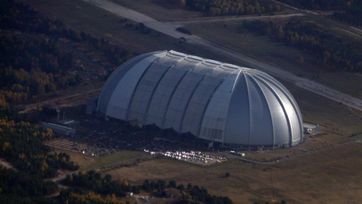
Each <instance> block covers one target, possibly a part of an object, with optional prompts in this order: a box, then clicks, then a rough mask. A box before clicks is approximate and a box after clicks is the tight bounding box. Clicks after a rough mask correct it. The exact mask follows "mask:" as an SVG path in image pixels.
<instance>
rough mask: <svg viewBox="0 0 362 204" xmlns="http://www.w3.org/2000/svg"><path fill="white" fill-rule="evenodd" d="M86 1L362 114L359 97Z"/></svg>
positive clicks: (101, 0) (99, 1)
mask: <svg viewBox="0 0 362 204" xmlns="http://www.w3.org/2000/svg"><path fill="white" fill-rule="evenodd" d="M83 1H84V2H87V3H90V4H93V5H95V6H97V7H99V8H102V9H104V10H107V11H109V12H111V13H113V14H115V15H118V16H121V17H124V18H128V19H130V20H132V21H135V22H139V23H143V24H144V25H145V26H147V27H149V28H151V29H153V30H156V31H158V32H160V33H163V34H165V35H168V36H171V37H173V38H176V39H180V38H184V39H186V42H187V43H189V44H196V45H201V46H204V47H206V48H208V50H210V51H213V52H215V53H217V54H222V55H224V56H227V57H231V58H234V59H238V60H240V61H242V62H245V63H246V64H247V65H248V66H250V67H253V68H258V69H262V70H264V71H266V72H268V73H270V74H272V75H274V76H276V77H279V78H281V79H283V80H286V81H289V82H291V83H293V84H295V85H296V86H298V87H300V88H303V89H305V90H308V91H310V92H313V93H315V94H318V95H320V96H323V97H326V98H328V99H331V100H333V101H336V102H338V103H341V104H344V105H346V106H348V107H351V108H354V109H356V110H359V111H362V100H361V99H359V98H356V97H353V96H350V95H348V94H345V93H342V92H340V91H337V90H334V89H332V88H329V87H327V86H325V85H322V84H320V83H317V82H314V81H312V80H309V79H305V78H302V77H299V76H297V75H295V74H293V73H291V72H288V71H285V70H283V69H281V68H279V67H276V66H273V65H270V64H267V63H264V62H261V61H259V60H257V59H254V58H251V57H248V56H246V55H243V54H241V53H239V52H236V51H234V50H231V49H229V48H225V47H224V46H222V45H220V44H216V43H213V42H210V41H208V40H205V39H203V38H201V37H199V36H196V35H187V34H183V33H180V32H178V31H176V28H177V27H179V26H180V25H177V24H175V23H172V22H160V21H158V20H156V19H154V18H151V17H149V16H147V15H145V14H142V13H140V12H137V11H134V10H132V9H129V8H126V7H123V6H121V5H119V4H116V3H114V2H112V1H110V0H83Z"/></svg>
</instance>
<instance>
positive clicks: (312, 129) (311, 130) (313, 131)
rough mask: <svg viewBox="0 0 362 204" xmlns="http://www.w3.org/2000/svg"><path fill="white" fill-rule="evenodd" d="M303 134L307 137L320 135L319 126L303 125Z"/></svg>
mask: <svg viewBox="0 0 362 204" xmlns="http://www.w3.org/2000/svg"><path fill="white" fill-rule="evenodd" d="M303 130H304V134H307V135H312V136H313V135H318V134H319V133H320V126H319V124H312V123H303Z"/></svg>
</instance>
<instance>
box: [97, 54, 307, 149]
mask: <svg viewBox="0 0 362 204" xmlns="http://www.w3.org/2000/svg"><path fill="white" fill-rule="evenodd" d="M97 111H98V112H100V113H102V114H104V115H105V116H107V117H112V118H116V119H121V120H126V121H137V122H138V123H139V124H141V125H148V124H154V125H156V126H158V127H160V128H162V129H167V128H172V129H174V130H175V131H177V132H179V133H186V132H190V133H192V134H193V135H195V136H197V137H199V138H203V139H206V140H210V141H217V142H222V143H229V144H238V145H245V146H256V147H258V146H270V147H280V146H284V147H290V146H294V145H296V144H298V143H300V142H302V140H303V125H302V115H301V113H300V110H299V107H298V105H297V103H296V101H295V100H294V98H293V96H292V95H291V94H290V92H289V91H288V90H287V89H286V88H285V87H284V86H283V85H282V84H281V83H279V82H278V81H277V80H276V79H275V78H273V77H271V76H270V75H268V74H266V73H264V72H261V71H258V70H256V69H249V68H244V67H239V66H236V65H231V64H226V63H221V62H218V61H214V60H210V59H203V58H200V57H197V56H193V55H187V54H183V53H180V52H175V51H158V52H152V53H146V54H142V55H139V56H137V57H135V58H133V59H131V60H129V61H127V62H126V63H124V64H123V65H121V66H120V67H118V68H117V69H116V70H115V71H114V72H113V73H112V75H111V76H110V77H109V79H108V80H107V82H106V83H105V85H104V87H103V89H102V92H101V93H100V95H99V98H98V104H97Z"/></svg>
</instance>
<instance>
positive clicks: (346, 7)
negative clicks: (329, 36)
mask: <svg viewBox="0 0 362 204" xmlns="http://www.w3.org/2000/svg"><path fill="white" fill-rule="evenodd" d="M281 1H283V2H285V3H287V4H290V5H293V6H296V7H298V8H302V9H313V10H334V11H336V12H335V13H334V14H333V15H332V17H333V18H335V19H337V20H340V21H344V22H346V23H349V24H352V25H356V26H362V1H360V0H281Z"/></svg>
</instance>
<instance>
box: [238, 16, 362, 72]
mask: <svg viewBox="0 0 362 204" xmlns="http://www.w3.org/2000/svg"><path fill="white" fill-rule="evenodd" d="M243 26H244V27H246V28H247V29H248V30H250V31H252V32H256V33H258V34H261V35H266V36H268V37H270V38H271V39H273V40H275V41H279V42H283V43H285V44H287V45H290V46H293V47H297V48H299V49H301V50H304V51H306V52H307V53H310V54H311V55H313V56H315V57H316V59H318V60H319V62H320V63H321V64H322V65H324V66H323V67H325V68H326V69H327V70H328V71H350V72H361V71H362V44H361V43H360V42H356V41H355V40H353V39H349V38H346V37H342V36H338V35H336V34H333V33H332V32H328V30H327V29H326V28H323V27H322V26H320V25H318V24H317V23H315V22H313V21H311V20H308V19H304V18H294V19H291V20H289V21H286V22H285V21H249V22H244V23H243Z"/></svg>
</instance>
